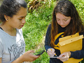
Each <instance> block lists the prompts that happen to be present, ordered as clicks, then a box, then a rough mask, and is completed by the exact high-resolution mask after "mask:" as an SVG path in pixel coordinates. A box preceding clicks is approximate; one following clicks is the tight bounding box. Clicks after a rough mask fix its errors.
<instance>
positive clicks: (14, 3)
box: [0, 0, 39, 63]
mask: <svg viewBox="0 0 84 63" xmlns="http://www.w3.org/2000/svg"><path fill="white" fill-rule="evenodd" d="M26 15H27V4H26V2H25V1H24V0H4V1H3V3H2V4H1V6H0V21H1V24H0V63H23V62H25V61H26V62H27V61H28V62H31V61H34V60H36V59H37V58H38V57H39V56H36V55H33V54H32V53H33V51H32V50H30V51H27V52H25V42H24V38H23V34H22V30H21V28H22V27H23V26H24V24H25V17H26Z"/></svg>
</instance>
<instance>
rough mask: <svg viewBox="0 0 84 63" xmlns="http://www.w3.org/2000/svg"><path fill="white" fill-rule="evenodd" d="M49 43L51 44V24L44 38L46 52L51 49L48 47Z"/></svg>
mask: <svg viewBox="0 0 84 63" xmlns="http://www.w3.org/2000/svg"><path fill="white" fill-rule="evenodd" d="M50 42H51V24H50V25H49V26H48V29H47V32H46V37H45V49H46V51H47V50H48V49H49V48H52V47H51V46H50Z"/></svg>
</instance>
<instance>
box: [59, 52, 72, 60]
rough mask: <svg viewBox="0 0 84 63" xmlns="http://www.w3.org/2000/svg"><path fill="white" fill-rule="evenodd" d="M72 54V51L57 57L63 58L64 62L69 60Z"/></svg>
mask: <svg viewBox="0 0 84 63" xmlns="http://www.w3.org/2000/svg"><path fill="white" fill-rule="evenodd" d="M70 55H71V52H65V53H62V54H61V55H60V56H59V57H57V59H59V60H61V61H62V62H64V61H67V60H68V59H69V57H70Z"/></svg>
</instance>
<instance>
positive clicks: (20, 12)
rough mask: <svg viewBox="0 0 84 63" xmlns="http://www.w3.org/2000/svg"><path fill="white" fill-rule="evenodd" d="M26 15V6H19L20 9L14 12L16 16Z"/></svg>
mask: <svg viewBox="0 0 84 63" xmlns="http://www.w3.org/2000/svg"><path fill="white" fill-rule="evenodd" d="M25 15H27V8H24V7H21V8H20V10H18V12H17V13H16V16H25Z"/></svg>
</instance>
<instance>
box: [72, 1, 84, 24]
mask: <svg viewBox="0 0 84 63" xmlns="http://www.w3.org/2000/svg"><path fill="white" fill-rule="evenodd" d="M71 2H72V3H73V4H74V5H75V7H76V9H77V11H78V13H79V15H80V17H81V19H82V20H83V22H84V1H83V0H71Z"/></svg>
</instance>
